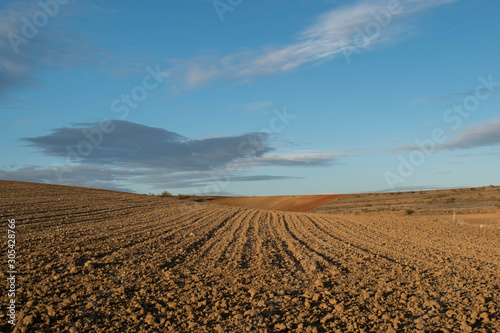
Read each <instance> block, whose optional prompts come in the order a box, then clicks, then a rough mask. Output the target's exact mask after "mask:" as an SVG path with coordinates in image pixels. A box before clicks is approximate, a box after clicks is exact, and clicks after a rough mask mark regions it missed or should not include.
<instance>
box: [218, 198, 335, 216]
mask: <svg viewBox="0 0 500 333" xmlns="http://www.w3.org/2000/svg"><path fill="white" fill-rule="evenodd" d="M342 196H343V195H341V194H323V195H294V196H290V195H288V196H286V195H285V196H271V197H212V198H210V199H209V200H210V202H211V203H215V204H219V205H227V206H236V207H244V208H257V209H271V210H281V211H287V212H302V213H304V212H308V211H310V210H313V209H315V208H317V207H320V206H323V205H326V204H327V203H329V202H332V201H333V200H336V199H338V198H340V197H342Z"/></svg>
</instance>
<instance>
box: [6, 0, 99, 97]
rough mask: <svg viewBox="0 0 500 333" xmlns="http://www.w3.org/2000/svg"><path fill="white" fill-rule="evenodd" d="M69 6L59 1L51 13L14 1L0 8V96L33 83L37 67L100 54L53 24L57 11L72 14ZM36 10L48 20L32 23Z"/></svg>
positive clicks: (67, 63)
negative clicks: (41, 24) (59, 3)
mask: <svg viewBox="0 0 500 333" xmlns="http://www.w3.org/2000/svg"><path fill="white" fill-rule="evenodd" d="M56 3H57V2H56ZM57 4H58V3H57ZM72 6H73V5H72V4H71V3H70V4H65V5H60V6H59V7H58V10H57V11H56V10H55V9H54V8H53V9H52V10H53V12H51V13H55V14H54V15H48V14H47V13H46V12H45V11H44V9H43V8H42V7H41V5H40V3H37V2H35V1H15V2H10V3H8V4H7V5H5V7H4V8H3V9H1V10H0V36H1V38H0V54H1V56H0V98H4V97H5V94H6V93H8V92H10V91H11V90H14V89H16V88H19V87H26V86H30V85H33V84H35V83H37V79H36V77H37V75H36V74H37V73H38V72H39V71H40V70H51V69H58V68H67V67H69V66H73V65H75V64H79V63H90V62H91V61H92V60H90V59H92V58H94V56H97V55H99V54H101V55H102V52H101V51H99V50H97V49H95V48H93V47H92V46H91V45H90V44H89V43H86V42H85V41H83V40H79V38H78V37H77V36H76V33H74V32H73V33H69V29H68V28H67V27H66V28H65V29H61V28H60V27H57V24H55V23H56V22H55V21H58V16H59V15H62V16H64V15H67V14H71V15H73V14H76V12H75V10H74V8H73V9H71V7H72ZM40 13H41V14H43V15H42V16H44V15H45V16H46V17H48V19H47V21H50V22H49V23H50V24H46V25H43V26H39V27H37V26H35V25H34V24H33V22H32V20H33V19H32V18H33V16H34V15H35V14H37V15H38V14H40ZM38 16H39V17H40V15H38ZM52 21H54V22H52ZM27 22H28V23H27Z"/></svg>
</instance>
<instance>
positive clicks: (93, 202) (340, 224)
mask: <svg viewBox="0 0 500 333" xmlns="http://www.w3.org/2000/svg"><path fill="white" fill-rule="evenodd" d="M0 198H1V201H0V206H1V208H0V215H1V218H2V221H3V222H6V221H7V219H15V220H16V224H17V226H16V232H17V238H16V241H17V243H16V251H17V258H18V259H17V260H18V263H17V265H18V270H19V274H18V281H17V288H18V289H17V303H18V308H17V311H18V312H17V315H16V325H15V329H14V331H16V332H49V331H50V332H161V331H165V332H169V331H171V332H290V331H291V332H485V333H486V332H500V312H499V311H500V309H499V304H500V276H499V267H500V231H499V230H498V229H487V228H477V227H476V226H470V225H459V224H452V223H440V222H436V221H434V220H421V219H416V218H414V217H412V216H350V215H335V214H317V213H316V214H315V213H292V212H282V211H271V210H259V209H248V208H239V207H226V206H221V205H212V204H210V203H197V202H185V201H181V200H177V199H174V198H161V197H152V196H147V195H137V194H129V193H120V192H113V191H104V190H94V189H83V188H74V187H65V186H54V185H41V184H32V183H19V182H7V181H1V182H0ZM2 225H4V228H6V227H5V223H3V224H2ZM5 230H6V229H5ZM5 230H4V231H5ZM2 233H3V234H6V231H5V232H2ZM2 267H4V268H3V269H2V272H1V273H0V274H2V276H1V278H2V279H5V278H6V276H5V275H6V271H7V269H6V264H4V266H2ZM2 299H3V300H4V301H2V303H3V304H4V305H5V304H6V303H5V299H6V298H2ZM3 307H4V308H5V306H3ZM0 319H1V321H0V330H1V331H5V332H7V331H10V330H11V325H10V324H8V323H7V320H8V319H7V316H6V313H5V311H2V312H1V313H0Z"/></svg>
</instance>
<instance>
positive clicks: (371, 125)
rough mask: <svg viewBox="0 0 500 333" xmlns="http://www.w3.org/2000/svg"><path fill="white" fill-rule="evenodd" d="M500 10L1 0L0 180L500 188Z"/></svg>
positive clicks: (243, 188) (456, 4) (446, 1)
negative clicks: (498, 17) (498, 16)
mask: <svg viewBox="0 0 500 333" xmlns="http://www.w3.org/2000/svg"><path fill="white" fill-rule="evenodd" d="M499 12H500V3H498V2H495V1H486V0H484V1H481V0H479V1H463V0H462V1H460V0H433V1H431V0H413V1H410V0H399V1H398V0H385V1H326V0H325V1H304V0H301V1H298V0H297V1H295V0H288V1H284V0H268V1H263V0H262V1H259V0H255V1H249V0H242V1H227V0H221V1H202V0H189V1H173V0H172V1H148V2H142V3H141V2H123V1H111V0H109V1H78V2H76V1H70V0H42V1H41V2H36V1H4V2H2V4H0V38H1V39H0V112H1V114H2V116H1V117H2V118H1V119H2V122H1V124H2V125H1V126H2V128H1V132H0V137H1V142H2V145H1V147H0V153H1V156H2V160H1V163H0V179H6V180H19V181H34V182H46V183H54V184H66V185H76V186H87V187H97V188H107V189H118V190H124V191H135V192H139V193H147V192H153V193H159V192H161V191H163V190H169V191H171V192H173V193H198V194H209V193H217V194H227V195H283V194H320V193H354V192H366V191H370V192H371V191H384V190H413V189H432V188H448V187H467V186H483V185H490V184H495V185H499V184H500V179H499V176H498V171H497V169H498V162H499V161H500V116H499V106H500V94H499V93H500V68H499V66H498V59H499V56H500V45H499V43H498V42H497V40H498V39H499V32H500V21H499V20H498V19H497V15H498V13H499Z"/></svg>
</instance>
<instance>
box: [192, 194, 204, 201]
mask: <svg viewBox="0 0 500 333" xmlns="http://www.w3.org/2000/svg"><path fill="white" fill-rule="evenodd" d="M189 200H191V201H195V202H203V201H205V200H206V199H205V198H204V197H199V196H196V195H194V196H192V197H191V198H189Z"/></svg>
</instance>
